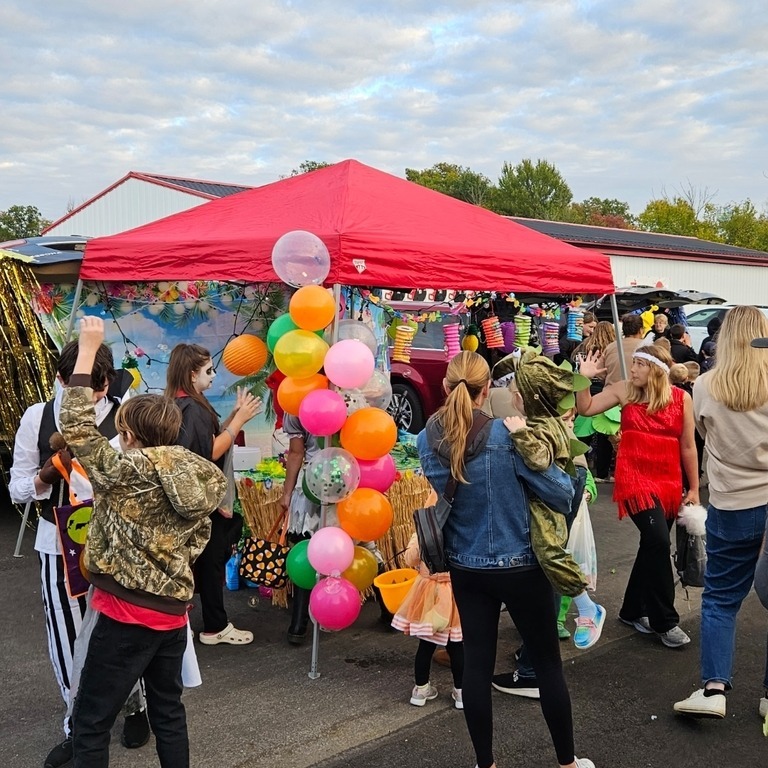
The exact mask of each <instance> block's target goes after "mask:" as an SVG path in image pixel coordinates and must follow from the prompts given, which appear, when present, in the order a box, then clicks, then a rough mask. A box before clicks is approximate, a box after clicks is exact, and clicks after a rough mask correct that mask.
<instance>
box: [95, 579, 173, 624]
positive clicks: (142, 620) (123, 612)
mask: <svg viewBox="0 0 768 768" xmlns="http://www.w3.org/2000/svg"><path fill="white" fill-rule="evenodd" d="M91 607H92V608H93V609H94V610H95V611H99V612H100V613H103V614H104V615H105V616H109V618H110V619H114V621H119V622H120V623H121V624H140V625H141V626H142V627H147V628H149V629H154V630H157V631H158V632H164V631H166V630H169V629H181V628H182V627H183V626H186V623H187V616H186V614H183V615H181V616H176V615H174V614H171V613H162V612H161V611H153V610H152V609H151V608H142V607H141V606H138V605H134V604H133V603H128V602H126V601H125V600H121V599H120V598H119V597H115V596H114V595H112V594H110V593H109V592H105V591H104V590H103V589H99V588H98V587H94V589H93V598H92V599H91Z"/></svg>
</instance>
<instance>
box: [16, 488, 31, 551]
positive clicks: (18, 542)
mask: <svg viewBox="0 0 768 768" xmlns="http://www.w3.org/2000/svg"><path fill="white" fill-rule="evenodd" d="M31 508H32V502H31V501H28V502H27V504H26V506H25V507H24V514H23V515H22V517H21V525H20V526H19V535H18V538H17V539H16V549H15V550H14V551H13V556H14V557H24V555H22V554H21V542H22V539H23V538H24V531H25V530H26V528H27V521H28V520H29V510H30V509H31Z"/></svg>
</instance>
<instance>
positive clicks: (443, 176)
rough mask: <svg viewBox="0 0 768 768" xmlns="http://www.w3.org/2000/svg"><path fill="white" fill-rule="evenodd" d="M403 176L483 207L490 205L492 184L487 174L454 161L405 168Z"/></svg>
mask: <svg viewBox="0 0 768 768" xmlns="http://www.w3.org/2000/svg"><path fill="white" fill-rule="evenodd" d="M405 178H406V179H408V181H412V182H414V183H415V184H421V186H423V187H429V189H434V190H435V191H436V192H442V193H443V194H444V195H449V196H450V197H455V198H457V199H458V200H463V201H464V202H465V203H471V204H472V205H479V206H482V207H484V208H489V207H491V205H490V204H491V202H492V200H493V198H494V194H493V193H494V188H493V184H492V182H491V180H490V179H489V178H488V177H487V176H484V175H483V174H482V173H477V172H475V171H473V170H471V169H470V168H465V167H464V166H462V165H456V164H455V163H435V165H433V166H432V167H431V168H425V169H424V170H422V171H417V170H416V169H414V168H406V169H405Z"/></svg>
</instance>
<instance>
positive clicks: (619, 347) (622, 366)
mask: <svg viewBox="0 0 768 768" xmlns="http://www.w3.org/2000/svg"><path fill="white" fill-rule="evenodd" d="M611 314H612V315H613V327H614V328H615V329H616V351H617V352H618V353H619V368H620V369H621V378H622V379H625V380H626V378H627V361H626V360H625V359H624V345H623V344H622V343H621V338H622V333H621V322H620V321H619V305H618V304H617V303H616V294H615V293H612V294H611Z"/></svg>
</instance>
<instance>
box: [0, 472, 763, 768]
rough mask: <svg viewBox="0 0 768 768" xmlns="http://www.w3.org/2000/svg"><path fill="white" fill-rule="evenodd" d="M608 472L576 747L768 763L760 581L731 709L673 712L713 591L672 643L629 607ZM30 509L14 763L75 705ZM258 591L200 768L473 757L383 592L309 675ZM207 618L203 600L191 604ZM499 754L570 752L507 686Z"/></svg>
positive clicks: (7, 559)
mask: <svg viewBox="0 0 768 768" xmlns="http://www.w3.org/2000/svg"><path fill="white" fill-rule="evenodd" d="M610 490H611V487H610V486H601V492H602V496H601V498H600V499H598V501H597V503H596V504H595V505H594V506H593V508H592V520H593V526H594V529H595V535H596V539H597V546H598V557H599V576H598V584H597V588H598V589H597V593H596V599H597V600H598V601H599V602H601V603H602V604H603V605H605V607H606V608H607V610H608V619H607V622H606V627H605V630H604V633H603V637H602V639H601V641H600V642H599V643H598V645H597V646H596V647H595V648H593V649H591V650H590V651H587V652H578V651H576V650H575V649H574V647H573V645H572V644H571V643H569V642H563V643H562V644H561V648H562V652H563V658H564V663H565V665H566V675H567V679H568V684H569V687H570V691H571V697H572V700H573V709H574V723H575V732H576V746H577V754H578V755H580V756H586V757H590V758H591V759H593V760H594V761H595V764H596V766H597V768H643V767H646V766H648V767H653V768H667V767H668V766H674V767H675V768H688V767H689V766H690V767H691V768H694V767H695V768H701V767H703V766H708V767H709V766H724V767H725V768H731V767H733V768H740V767H741V766H750V767H751V766H758V765H765V764H766V759H767V758H768V739H765V738H764V737H763V736H762V731H761V722H760V720H759V718H758V714H757V707H758V701H759V698H760V696H761V695H762V688H761V684H762V681H763V674H764V665H765V654H766V650H765V649H766V631H767V630H768V614H766V612H765V610H764V609H763V608H762V606H761V605H760V604H759V602H758V601H757V599H756V597H755V596H754V595H750V597H749V598H748V600H747V601H746V603H745V605H744V607H743V609H742V612H741V614H740V616H739V623H738V639H737V655H736V664H735V670H734V672H735V676H734V682H735V688H734V690H733V692H732V693H731V694H730V695H729V697H728V716H727V717H726V718H725V719H724V720H721V721H697V720H688V719H685V718H680V717H678V716H675V715H673V713H672V703H673V702H674V701H676V700H678V699H681V698H684V697H685V696H686V695H688V694H689V693H690V692H691V691H693V690H694V689H695V688H697V687H699V675H698V656H699V652H698V651H699V643H698V638H699V626H698V625H699V600H700V590H691V591H690V595H689V599H686V595H685V593H684V592H683V591H682V590H679V592H678V601H677V605H678V610H679V611H680V614H681V617H682V620H681V624H682V626H683V627H684V629H686V631H687V632H688V633H689V634H690V635H691V637H692V638H693V642H692V643H691V644H690V645H688V646H686V647H685V648H683V649H678V650H672V649H668V648H665V647H664V646H662V645H661V643H660V642H659V641H658V639H657V638H656V637H653V636H644V635H639V634H637V633H636V632H634V631H633V630H632V629H631V628H629V627H626V626H625V625H623V624H621V623H619V622H618V621H617V619H616V616H617V613H618V609H619V607H620V604H621V597H622V594H623V589H624V586H625V584H626V579H627V576H628V574H629V570H630V567H631V565H632V562H633V559H634V554H635V550H636V546H637V532H636V530H635V528H634V526H633V525H632V523H631V522H630V521H627V520H625V521H621V522H620V521H618V520H617V519H616V513H615V509H614V507H613V505H612V504H611V502H610V499H609V495H610ZM19 521H20V517H19V515H18V512H17V511H16V509H15V508H13V507H11V506H10V504H8V503H7V501H0V576H1V577H2V584H3V589H2V590H0V615H1V616H2V617H3V620H2V622H0V644H1V647H2V649H3V651H2V657H1V660H0V680H1V681H2V691H3V706H2V707H0V756H1V757H2V768H28V767H34V766H41V765H42V763H43V759H44V757H45V755H46V754H47V753H48V750H49V749H50V748H51V747H52V746H53V745H54V744H56V743H57V742H58V741H59V740H60V739H61V738H62V732H61V718H62V716H63V713H64V706H63V703H62V701H61V696H60V694H59V692H58V689H57V687H56V684H55V682H54V679H53V673H52V670H51V665H50V661H49V659H48V652H47V647H46V641H45V631H44V626H43V616H42V606H41V600H40V586H39V575H38V568H37V558H36V555H35V553H34V550H33V548H32V544H33V539H34V534H33V532H32V531H27V534H26V536H25V539H24V543H23V547H22V553H23V557H21V558H18V559H17V558H14V557H12V552H13V548H14V545H15V541H16V534H17V532H18V526H19ZM253 594H254V591H253V590H242V591H239V592H232V593H227V594H226V601H227V608H228V610H229V613H230V618H231V619H232V620H233V621H234V623H235V624H236V625H237V626H239V627H243V628H246V629H250V630H252V631H253V632H254V635H255V640H254V643H253V644H252V645H250V646H246V647H233V646H202V645H199V644H196V645H197V654H198V659H199V662H200V666H201V670H202V675H203V685H202V686H201V687H200V688H196V689H192V690H189V691H187V692H185V694H184V701H185V704H186V707H187V716H188V721H189V734H190V743H191V753H192V765H193V766H195V767H196V768H198V767H199V768H209V767H210V768H222V767H224V768H246V767H247V768H273V767H274V766H284V767H286V768H305V767H306V766H318V767H319V768H347V767H349V768H353V767H355V768H357V766H366V767H367V768H378V766H382V767H384V766H386V767H390V766H423V767H424V768H431V767H432V766H434V767H435V768H437V767H438V766H439V767H440V768H444V767H446V766H456V767H457V768H459V767H461V768H463V767H464V766H466V768H471V766H473V765H474V764H475V762H474V756H473V753H472V749H471V745H470V742H469V737H468V735H467V732H466V727H465V725H464V720H463V716H462V713H461V712H459V711H457V710H455V709H453V707H452V703H451V700H450V690H451V680H450V672H449V670H447V669H445V668H442V667H438V666H436V665H435V666H434V668H433V682H435V683H436V684H437V686H438V688H439V690H440V693H441V695H440V696H439V697H438V699H436V700H435V701H433V702H429V703H428V704H427V706H425V707H423V708H416V707H412V706H410V705H409V704H408V698H409V696H410V689H411V686H412V684H413V682H412V664H413V655H414V653H415V649H416V643H415V641H413V640H411V639H410V638H406V637H403V636H402V635H400V634H398V633H394V632H391V631H387V630H386V629H385V628H384V626H383V625H382V624H381V623H380V622H379V615H378V610H377V608H376V606H375V605H374V604H366V606H364V609H363V612H362V614H361V617H360V618H359V619H358V621H357V622H356V623H355V624H354V625H353V627H351V628H350V629H347V630H345V631H343V632H340V633H335V634H326V633H322V634H321V642H320V659H319V671H320V673H321V676H320V677H319V678H318V679H316V680H311V679H309V677H308V674H307V673H308V671H309V665H310V646H309V644H307V645H305V646H302V647H300V648H294V647H291V646H288V645H287V644H286V642H285V630H286V628H287V624H288V615H287V613H286V612H285V611H284V610H281V609H278V608H275V607H273V606H272V605H271V604H269V603H268V602H264V601H262V602H260V603H259V604H258V605H257V606H255V607H252V606H251V605H250V604H249V599H250V598H251V597H252V596H253ZM191 621H192V625H193V628H199V626H198V625H199V622H200V619H199V611H198V610H193V612H192V614H191ZM499 631H500V643H499V655H498V658H497V671H508V670H510V669H511V667H512V662H511V655H512V651H513V650H514V648H515V647H516V646H517V644H518V637H517V634H516V632H515V630H514V628H513V626H512V624H511V622H510V621H509V619H508V617H506V616H502V618H501V621H500V628H499ZM494 721H495V747H496V757H497V763H498V765H499V768H513V766H514V767H515V768H523V766H525V768H539V767H541V768H554V766H556V764H557V761H556V760H555V757H554V751H553V749H552V746H551V743H550V741H549V736H548V733H547V731H546V728H545V725H544V721H543V718H542V716H541V712H540V709H539V705H538V702H536V701H534V700H530V699H522V698H517V697H514V696H508V695H504V694H501V693H494ZM120 728H121V722H120V721H118V724H116V726H115V730H114V732H113V738H112V748H111V762H110V764H111V765H112V766H116V768H153V767H154V766H158V765H159V763H158V760H157V757H156V755H155V752H154V746H153V741H152V740H150V742H149V744H148V745H147V746H145V747H143V748H141V749H139V750H126V749H125V748H123V747H122V746H121V745H120V740H119V734H120Z"/></svg>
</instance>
